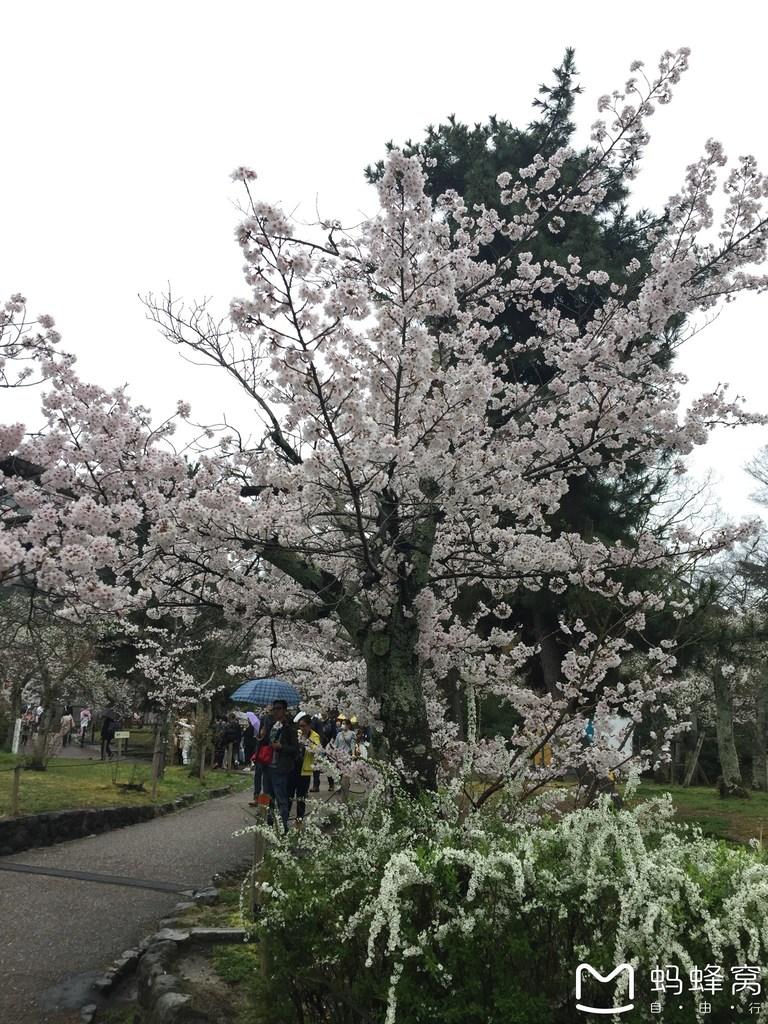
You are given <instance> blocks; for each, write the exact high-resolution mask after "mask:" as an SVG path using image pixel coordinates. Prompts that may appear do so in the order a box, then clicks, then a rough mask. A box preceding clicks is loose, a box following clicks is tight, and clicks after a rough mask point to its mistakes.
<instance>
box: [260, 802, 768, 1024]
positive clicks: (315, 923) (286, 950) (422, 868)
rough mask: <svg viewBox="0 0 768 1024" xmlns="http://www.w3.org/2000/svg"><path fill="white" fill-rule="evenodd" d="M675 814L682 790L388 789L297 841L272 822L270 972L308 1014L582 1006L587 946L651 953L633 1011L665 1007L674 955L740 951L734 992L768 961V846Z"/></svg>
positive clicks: (406, 1014)
mask: <svg viewBox="0 0 768 1024" xmlns="http://www.w3.org/2000/svg"><path fill="white" fill-rule="evenodd" d="M672 812H673V808H672V804H671V800H670V799H669V798H657V799H654V800H652V801H649V802H646V803H642V804H640V805H638V806H636V807H633V808H631V809H624V810H616V809H615V808H614V807H613V806H612V805H611V804H610V803H609V802H608V801H604V802H602V803H600V804H599V805H597V806H595V807H592V808H589V809H586V810H578V811H574V812H572V813H570V814H568V815H566V816H564V817H562V818H561V819H560V820H549V821H547V820H543V819H542V818H540V819H539V821H538V822H537V823H535V824H532V823H531V819H530V816H528V818H527V820H519V821H518V822H517V823H513V824H510V823H508V822H503V821H501V820H499V817H498V815H497V813H496V812H495V811H494V810H493V809H489V810H488V811H487V813H485V814H473V815H471V816H470V817H468V818H464V819H462V817H461V816H460V815H459V814H458V812H455V811H453V812H448V813H446V806H445V805H444V804H441V802H440V801H439V799H437V798H435V799H431V798H430V799H424V800H423V801H421V802H419V803H414V802H412V801H409V800H408V799H407V798H405V797H404V796H401V795H396V796H395V797H392V794H391V792H390V793H389V794H388V796H385V791H384V789H383V787H381V788H380V789H378V790H376V791H374V792H373V793H372V794H371V796H370V799H369V801H368V803H367V806H366V807H364V808H363V807H360V806H352V807H347V808H340V809H339V811H338V818H337V819H336V820H335V822H334V824H333V828H332V830H331V831H328V829H327V828H326V829H325V831H321V830H320V829H319V828H318V827H312V826H311V824H308V826H307V827H306V828H305V830H304V832H303V833H302V834H301V837H300V840H299V844H300V846H299V849H298V850H297V848H296V842H295V841H294V840H288V841H284V840H275V837H274V834H273V833H270V840H271V845H270V850H269V854H268V857H267V861H266V865H265V867H266V871H267V874H268V883H267V885H266V886H265V890H264V894H265V895H264V898H265V903H264V905H263V908H262V910H261V912H260V914H259V916H258V919H257V924H256V929H257V932H258V933H259V935H260V936H261V937H262V939H263V940H264V945H265V950H266V955H267V958H268V961H269V967H268V971H267V975H268V977H270V978H272V979H273V982H274V984H275V985H276V986H277V988H276V989H275V991H276V992H277V991H278V990H279V987H280V986H285V985H286V984H287V985H288V986H289V988H290V989H291V991H292V993H293V998H294V1001H296V1000H298V1001H299V1003H300V1004H301V1005H302V1013H304V1015H305V1019H306V1020H307V1021H312V1020H317V1021H320V1020H324V1021H325V1020H337V1019H338V1020H339V1021H341V1020H345V1021H347V1020H349V1021H357V1020H360V1021H363V1020H369V1021H371V1020H372V1021H377V1022H379V1021H380V1022H383V1024H395V1022H407V1024H417V1022H421V1021H424V1022H425V1024H426V1022H427V1021H429V1022H431V1024H434V1022H442V1021H445V1022H449V1021H450V1022H454V1021H455V1022H459V1021H461V1024H475V1022H476V1024H488V1022H496V1021H499V1022H501V1021H502V1020H504V1021H505V1024H515V1022H520V1024H527V1022H528V1021H530V1022H531V1024H533V1022H534V1021H545V1020H546V1021H548V1022H549V1021H551V1022H553V1024H555V1022H560V1021H563V1022H565V1021H570V1020H576V1019H579V1017H578V1015H577V1016H572V1014H573V1012H574V1009H573V1007H574V987H575V968H576V966H577V965H578V964H579V963H581V962H583V961H586V962H588V963H590V964H592V965H593V966H594V967H595V968H596V969H598V970H600V971H602V972H603V973H607V972H609V971H611V970H613V968H614V967H615V966H616V965H618V964H621V963H625V962H626V963H630V964H632V965H633V966H634V967H635V968H636V985H637V989H638V993H636V995H637V998H636V1010H635V1011H634V1013H633V1016H632V1019H633V1020H646V1019H647V1020H659V1019H660V1017H659V1015H658V1013H656V1014H651V1011H650V1005H651V1002H652V1001H660V1002H661V1003H662V1004H663V1003H664V1000H665V995H664V993H658V994H657V993H654V994H651V993H650V982H649V978H650V972H651V970H652V968H654V967H656V966H657V965H660V966H663V965H678V966H679V969H680V974H681V976H682V977H684V978H687V977H688V972H689V971H690V970H691V969H695V968H696V967H704V966H705V965H707V964H720V965H723V967H724V970H725V973H726V984H725V988H724V991H725V992H726V996H725V998H726V1000H727V1002H728V1007H730V1004H731V1002H732V1001H733V1000H732V998H731V993H730V989H729V983H728V980H727V978H728V974H727V972H728V965H744V964H749V965H760V964H765V963H766V962H768V960H767V958H766V947H767V946H768V861H767V860H766V857H765V855H764V854H763V853H762V851H757V850H755V849H748V848H738V849H737V848H731V847H729V846H728V845H726V844H725V843H722V842H717V841H714V840H711V839H707V838H704V837H703V836H702V835H701V833H700V831H698V830H696V829H691V828H690V827H684V826H681V825H677V824H675V823H674V822H673V821H672ZM624 981H625V982H626V976H625V977H624ZM269 984H271V982H269V981H268V982H267V985H268V986H269ZM646 995H647V998H645V996H646ZM615 996H616V999H617V1000H620V999H621V998H622V996H623V993H622V985H621V984H619V985H618V987H617V989H616V993H615ZM735 998H736V999H740V1000H747V999H748V997H747V996H745V995H744V994H742V995H739V996H736V997H735ZM684 999H685V1003H686V1005H685V1008H684V1010H683V1011H682V1012H681V1011H679V1009H678V1005H677V1004H678V1000H677V999H674V1000H673V1001H672V1002H674V1004H675V1005H674V1006H672V1005H666V1006H665V1007H664V1011H663V1012H664V1016H663V1019H664V1020H665V1021H691V1022H693V1021H694V1020H697V1019H698V1010H697V1006H698V1002H697V1000H696V998H695V996H694V995H692V994H688V993H686V995H685V997H684ZM710 999H711V1001H713V1002H716V999H713V998H712V997H710ZM334 1005H336V1006H338V1007H339V1009H338V1012H337V1013H336V1014H334V1011H333V1006H334ZM457 1005H460V1006H461V1007H462V1008H463V1009H462V1015H461V1016H457V1015H456V1007H457ZM617 1005H618V1004H617ZM350 1006H358V1007H360V1008H361V1011H360V1012H361V1014H362V1008H363V1007H364V1010H365V1016H364V1015H361V1016H359V1017H358V1016H355V1014H354V1012H353V1011H352V1010H351V1009H350ZM313 1007H314V1009H313ZM349 1013H352V1016H345V1014H349ZM569 1014H571V1015H569ZM297 1019H299V1018H298V1017H297ZM617 1019H618V1018H617ZM707 1019H708V1020H709V1021H710V1022H712V1021H716V1020H718V1019H719V1018H717V1017H712V1016H709V1017H708V1018H707ZM724 1019H725V1018H724Z"/></svg>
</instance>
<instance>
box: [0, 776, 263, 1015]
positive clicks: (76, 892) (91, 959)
mask: <svg viewBox="0 0 768 1024" xmlns="http://www.w3.org/2000/svg"><path fill="white" fill-rule="evenodd" d="M248 799H249V790H247V789H246V790H245V792H240V793H233V794H231V795H230V796H227V797H222V798H220V799H217V800H209V801H207V802H206V803H202V804H198V805H196V806H194V807H191V808H189V809H187V810H184V811H179V812H177V813H176V814H170V815H167V816H166V817H163V818H155V819H153V820H152V821H148V822H144V823H142V824H140V825H132V826H131V827H129V828H123V829H116V830H115V831H113V832H106V833H104V834H102V835H99V836H91V837H89V838H87V839H76V840H74V841H72V842H69V843H61V844H59V845H58V846H50V847H46V848H42V849H37V850H27V851H25V852H24V853H19V854H15V855H14V856H12V857H3V858H0V863H18V864H28V865H32V866H37V867H40V868H52V869H59V870H74V871H83V872H94V873H100V874H105V875H112V876H128V877H130V878H132V879H139V880H142V879H143V880H150V881H154V882H168V883H173V884H174V885H176V886H178V888H179V889H185V888H202V887H203V886H205V885H207V884H208V883H209V882H210V879H211V876H212V875H213V874H215V873H216V872H217V871H225V870H228V869H230V868H233V867H237V866H238V865H240V864H242V863H244V862H245V861H246V860H247V858H248V856H249V853H250V851H251V849H252V846H251V843H252V839H250V837H248V836H240V837H237V838H233V837H232V832H233V831H234V830H235V829H238V828H242V827H243V826H245V825H248V824H251V823H252V821H253V815H252V811H251V809H250V808H249V807H248V805H247V804H248ZM179 899H181V897H180V896H177V895H173V894H172V893H169V892H162V891H152V890H149V889H141V888H136V887H131V888H129V887H126V886H122V885H113V884H103V883H100V882H94V881H82V880H77V879H70V878H62V877H51V876H47V875H45V876H44V875H34V874H22V873H17V872H11V871H0V965H1V966H0V1021H2V1024H11V1022H13V1024H64V1022H69V1021H70V1020H72V1021H76V1020H77V1019H78V1016H77V1015H73V1014H71V1013H69V1014H68V1013H66V1012H65V1011H66V1010H67V1009H68V1007H67V1004H68V1003H69V1004H70V1007H71V1005H73V1004H76V1005H80V1002H82V1001H83V1000H82V999H80V1000H79V1002H78V1000H77V998H76V997H77V994H78V992H79V991H83V990H84V989H85V988H86V987H87V985H86V982H88V981H89V978H88V977H87V976H88V975H93V976H95V975H96V974H98V973H100V972H101V971H103V970H104V968H105V967H107V966H108V965H109V964H110V963H111V962H112V961H113V960H114V959H115V957H117V956H118V955H119V954H120V953H121V952H122V951H123V950H124V949H128V948H130V947H131V946H134V945H135V944H136V943H137V942H138V941H139V940H140V939H141V938H142V937H143V936H144V935H146V934H147V933H148V932H151V931H154V930H155V929H156V927H157V922H158V920H159V919H160V918H161V917H163V916H165V915H166V914H167V913H168V912H169V911H170V910H171V908H172V907H173V905H174V904H175V903H176V902H178V900H179ZM81 976H82V977H81Z"/></svg>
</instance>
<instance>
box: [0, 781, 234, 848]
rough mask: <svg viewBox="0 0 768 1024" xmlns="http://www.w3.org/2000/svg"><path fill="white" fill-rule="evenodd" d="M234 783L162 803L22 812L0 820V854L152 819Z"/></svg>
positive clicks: (219, 792)
mask: <svg viewBox="0 0 768 1024" xmlns="http://www.w3.org/2000/svg"><path fill="white" fill-rule="evenodd" d="M233 788H234V787H233V786H222V787H219V788H218V789H209V790H206V791H205V792H204V793H199V794H198V793H183V794H182V795H181V796H179V797H177V798H176V799H175V800H171V801H170V802H169V803H164V804H150V805H148V804H139V805H134V806H129V807H87V808H79V809H75V810H72V811H44V812H43V813H42V814H25V815H22V816H20V817H18V818H6V819H3V820H0V857H7V856H9V855H10V854H14V853H20V852H21V851H22V850H29V849H32V848H33V847H35V846H53V845H54V844H55V843H65V842H67V841H68V840H70V839H82V838H84V837H85V836H91V835H94V834H95V833H98V832H108V831H109V830H110V829H113V828H124V827H125V826H126V825H136V824H138V823H139V822H141V821H151V819H152V818H158V817H161V816H162V815H165V814H172V813H173V812H174V811H180V810H182V809H183V808H184V807H190V806H191V805H192V804H195V803H201V802H202V801H204V800H212V799H214V798H216V797H220V796H226V795H227V794H229V793H231V792H232V791H233Z"/></svg>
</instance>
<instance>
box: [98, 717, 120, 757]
mask: <svg viewBox="0 0 768 1024" xmlns="http://www.w3.org/2000/svg"><path fill="white" fill-rule="evenodd" d="M116 732H117V721H116V719H115V717H114V715H113V714H112V712H111V711H105V712H104V718H103V719H102V721H101V760H102V761H103V760H105V758H106V759H107V760H110V761H111V760H112V740H113V739H114V738H115V733H116Z"/></svg>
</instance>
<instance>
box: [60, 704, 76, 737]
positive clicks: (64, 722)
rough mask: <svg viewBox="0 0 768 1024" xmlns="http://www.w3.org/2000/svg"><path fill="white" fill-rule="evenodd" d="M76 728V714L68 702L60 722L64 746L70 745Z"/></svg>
mask: <svg viewBox="0 0 768 1024" xmlns="http://www.w3.org/2000/svg"><path fill="white" fill-rule="evenodd" d="M74 728H75V716H74V715H73V714H72V707H71V706H70V705H69V704H68V705H67V706H66V707H65V708H64V714H63V715H62V716H61V722H60V723H59V734H60V736H61V745H62V747H68V746H69V744H70V740H71V739H72V732H73V731H74Z"/></svg>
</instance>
